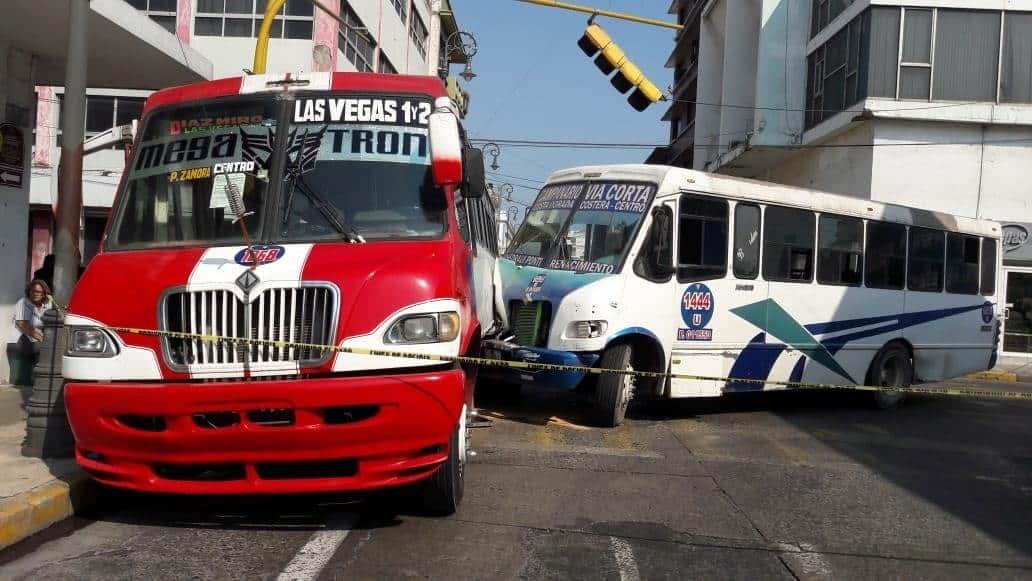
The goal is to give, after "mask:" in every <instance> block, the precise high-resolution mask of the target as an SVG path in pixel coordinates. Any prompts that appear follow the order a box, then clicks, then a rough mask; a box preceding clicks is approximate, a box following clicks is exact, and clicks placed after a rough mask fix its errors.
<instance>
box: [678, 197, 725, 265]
mask: <svg viewBox="0 0 1032 581" xmlns="http://www.w3.org/2000/svg"><path fill="white" fill-rule="evenodd" d="M727 217H728V204H727V202H726V201H724V200H715V199H711V198H701V197H698V196H684V197H682V198H681V212H680V218H679V222H678V232H679V236H678V240H679V242H678V252H677V257H678V258H677V278H678V280H681V281H689V280H703V279H707V278H719V277H721V276H724V273H725V272H727Z"/></svg>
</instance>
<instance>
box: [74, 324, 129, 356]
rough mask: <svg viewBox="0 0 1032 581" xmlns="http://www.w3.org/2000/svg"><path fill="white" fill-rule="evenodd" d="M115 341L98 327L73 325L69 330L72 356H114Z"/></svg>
mask: <svg viewBox="0 0 1032 581" xmlns="http://www.w3.org/2000/svg"><path fill="white" fill-rule="evenodd" d="M116 353H117V350H116V349H115V341H114V339H112V338H111V336H110V335H108V334H107V332H105V331H104V330H103V329H98V328H97V327H71V328H69V332H68V355H69V356H72V357H114V356H115V354H116Z"/></svg>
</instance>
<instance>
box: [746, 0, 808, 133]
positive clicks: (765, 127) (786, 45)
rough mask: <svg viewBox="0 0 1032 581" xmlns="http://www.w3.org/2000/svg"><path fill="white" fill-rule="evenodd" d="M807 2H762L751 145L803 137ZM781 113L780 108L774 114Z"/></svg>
mask: <svg viewBox="0 0 1032 581" xmlns="http://www.w3.org/2000/svg"><path fill="white" fill-rule="evenodd" d="M811 3H812V0H763V7H762V15H761V21H760V41H759V47H758V54H757V65H756V106H757V107H765V108H766V109H757V110H756V114H755V123H754V130H755V133H754V135H753V136H752V139H751V143H752V144H753V145H788V144H792V143H797V141H795V139H796V138H797V137H799V136H801V135H802V133H803V112H802V110H803V109H804V108H805V107H806V41H807V40H808V37H809V27H808V26H800V25H798V23H800V22H809V20H808V18H809V15H810V5H811ZM777 109H783V110H777Z"/></svg>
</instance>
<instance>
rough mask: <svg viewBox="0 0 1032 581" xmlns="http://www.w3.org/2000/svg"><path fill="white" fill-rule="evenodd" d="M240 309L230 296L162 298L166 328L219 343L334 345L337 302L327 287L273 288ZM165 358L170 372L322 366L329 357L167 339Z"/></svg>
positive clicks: (319, 352) (196, 294)
mask: <svg viewBox="0 0 1032 581" xmlns="http://www.w3.org/2000/svg"><path fill="white" fill-rule="evenodd" d="M250 299H251V300H250V302H249V303H244V302H243V301H241V300H240V299H238V298H237V297H236V296H235V295H234V294H233V293H232V292H231V291H228V290H204V291H191V292H188V291H175V292H172V293H169V294H168V295H166V297H165V301H164V307H163V312H162V321H163V323H164V328H165V329H166V330H168V331H173V332H179V333H192V334H202V335H215V336H219V337H232V338H250V339H265V340H270V341H291V342H297V343H314V344H320V345H326V344H332V343H333V338H334V331H335V325H334V323H335V322H336V312H337V296H336V292H335V291H334V289H332V288H330V287H327V286H304V287H301V288H271V289H266V290H264V291H262V292H261V293H260V294H258V295H257V296H252V297H250ZM164 342H165V345H164V347H165V355H166V357H167V358H168V361H169V363H170V364H171V365H172V366H174V367H185V366H187V365H221V364H248V363H270V362H297V363H298V364H300V365H301V366H305V365H315V364H318V363H320V362H322V361H324V360H325V359H326V358H327V357H329V355H330V353H331V352H330V351H323V350H321V349H316V348H312V347H301V348H295V347H275V346H268V345H241V344H232V343H229V342H211V341H201V340H200V339H182V338H175V337H165V338H164Z"/></svg>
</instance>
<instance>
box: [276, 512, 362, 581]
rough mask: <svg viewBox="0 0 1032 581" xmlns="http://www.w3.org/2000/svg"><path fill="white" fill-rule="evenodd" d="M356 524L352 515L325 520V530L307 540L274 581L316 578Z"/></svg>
mask: <svg viewBox="0 0 1032 581" xmlns="http://www.w3.org/2000/svg"><path fill="white" fill-rule="evenodd" d="M356 522H358V517H357V516H356V515H354V514H338V515H331V516H330V517H329V518H327V519H326V528H325V529H324V530H321V531H317V532H316V533H315V534H313V535H312V537H311V538H310V539H308V542H307V543H305V545H304V546H303V547H301V549H300V550H299V551H298V552H297V554H296V555H294V558H293V559H292V560H291V561H290V562H289V563H287V566H286V567H284V568H283V572H282V573H280V574H279V576H278V577H276V581H308V580H310V579H316V578H318V577H319V573H322V570H323V569H324V568H325V567H326V564H327V563H329V562H330V559H331V558H333V555H334V554H335V553H336V552H337V549H338V548H340V545H341V543H343V542H344V539H346V538H347V537H348V533H350V532H351V527H353V526H355V523H356Z"/></svg>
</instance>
